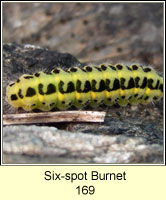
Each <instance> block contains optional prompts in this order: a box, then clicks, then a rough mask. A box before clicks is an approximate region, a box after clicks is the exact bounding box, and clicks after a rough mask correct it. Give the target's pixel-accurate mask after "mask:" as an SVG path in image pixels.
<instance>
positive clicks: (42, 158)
mask: <svg viewBox="0 0 166 200" xmlns="http://www.w3.org/2000/svg"><path fill="white" fill-rule="evenodd" d="M3 15H4V42H10V44H9V43H6V44H4V46H3V73H4V74H3V98H4V104H3V113H4V114H10V113H16V112H18V111H16V110H14V109H12V108H11V107H10V106H9V105H8V103H7V102H6V100H5V96H6V94H5V90H6V86H7V84H9V82H10V81H14V80H16V79H17V78H18V77H19V76H20V75H22V74H23V73H28V74H32V73H35V72H37V71H40V70H43V69H44V70H45V69H47V70H50V69H52V68H54V67H57V66H61V67H62V68H67V67H69V66H73V65H78V66H80V67H81V66H83V65H84V64H85V63H86V62H88V63H89V62H95V63H101V62H105V61H108V62H111V63H113V64H114V63H117V62H120V61H126V62H135V61H138V62H141V63H148V64H151V65H154V66H155V68H156V69H158V70H159V71H160V72H162V69H163V59H162V48H163V39H162V28H163V26H162V20H163V8H162V4H161V3H158V4H153V3H151V4H144V3H139V4H122V3H119V4H115V3H113V4H106V3H96V4H93V3H88V4H86V3H85V4H81V3H80V4H78V3H70V4H63V3H56V4H48V3H29V4H21V3H12V4H11V3H4V12H3ZM34 23H35V24H34ZM11 32H12V34H10V33H11ZM13 42H17V43H29V44H26V45H22V44H16V43H13ZM30 43H31V44H33V45H30ZM38 44H40V46H45V48H42V47H40V46H38ZM47 47H48V48H49V49H50V48H51V49H52V50H49V49H48V48H47ZM60 52H68V53H60ZM69 53H70V54H69ZM71 54H72V55H75V56H76V57H77V59H76V58H75V57H74V56H72V55H71ZM98 110H101V111H103V110H104V111H106V112H107V116H106V119H105V122H104V123H102V124H95V123H94V124H93V123H75V124H74V123H59V124H47V125H46V124H40V125H39V124H38V125H36V126H34V125H32V126H31V125H29V126H20V125H18V126H6V127H4V128H3V134H4V135H3V151H4V154H3V162H4V163H40V164H42V163H138V164H139V163H163V103H162V100H161V101H160V102H157V103H150V104H148V105H146V106H143V105H138V106H127V107H124V108H123V107H118V106H113V107H110V108H107V107H99V108H98ZM19 112H24V111H21V110H20V111H19ZM55 127H56V128H55ZM57 128H58V129H57Z"/></svg>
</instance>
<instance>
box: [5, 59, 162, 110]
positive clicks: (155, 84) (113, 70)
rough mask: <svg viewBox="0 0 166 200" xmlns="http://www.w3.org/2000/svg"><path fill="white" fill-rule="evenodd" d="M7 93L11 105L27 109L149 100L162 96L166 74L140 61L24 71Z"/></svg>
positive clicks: (9, 86)
mask: <svg viewBox="0 0 166 200" xmlns="http://www.w3.org/2000/svg"><path fill="white" fill-rule="evenodd" d="M6 95H7V100H8V102H9V104H10V105H12V106H13V107H15V108H18V107H22V108H23V109H24V110H26V111H31V110H34V109H39V110H42V111H50V110H52V109H53V108H58V109H60V110H66V109H68V108H69V107H71V106H75V107H76V108H78V109H80V108H83V107H85V106H87V105H89V106H90V107H93V108H95V107H97V106H99V105H100V104H105V105H107V106H111V105H113V104H115V103H116V104H119V105H120V106H126V105H127V104H131V105H137V104H138V103H141V104H147V103H149V102H152V101H153V100H159V99H160V98H161V97H162V96H163V78H162V76H160V75H159V74H157V73H156V72H155V70H154V69H153V68H152V67H146V66H142V65H139V64H132V65H130V66H127V65H124V64H115V65H112V64H108V63H104V64H101V65H98V66H95V65H87V66H84V67H83V68H79V67H70V68H68V69H67V70H62V69H61V68H56V69H53V70H52V71H51V72H48V73H46V72H42V71H41V72H37V73H35V74H33V75H29V74H24V75H22V76H21V77H20V78H19V79H18V80H17V81H16V82H14V83H11V84H9V85H8V86H7V89H6Z"/></svg>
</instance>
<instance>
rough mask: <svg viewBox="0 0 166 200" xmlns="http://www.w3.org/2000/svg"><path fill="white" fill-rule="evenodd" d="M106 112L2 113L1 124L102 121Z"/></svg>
mask: <svg viewBox="0 0 166 200" xmlns="http://www.w3.org/2000/svg"><path fill="white" fill-rule="evenodd" d="M105 115H106V113H105V112H98V111H61V112H42V113H24V114H9V115H3V124H4V125H12V124H35V123H57V122H104V118H105Z"/></svg>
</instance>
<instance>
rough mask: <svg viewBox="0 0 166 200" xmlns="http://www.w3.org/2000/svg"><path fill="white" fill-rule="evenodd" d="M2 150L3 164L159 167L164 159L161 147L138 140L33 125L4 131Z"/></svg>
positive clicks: (7, 128)
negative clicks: (135, 165) (91, 164)
mask: <svg viewBox="0 0 166 200" xmlns="http://www.w3.org/2000/svg"><path fill="white" fill-rule="evenodd" d="M3 146H4V148H3V151H4V158H3V159H4V160H3V161H4V163H73V162H74V163H146V162H148V163H149V162H150V163H158V162H161V161H162V156H163V154H162V151H163V149H162V147H161V146H160V145H158V144H153V145H148V144H146V140H145V139H143V138H140V137H139V138H138V137H127V136H125V135H123V136H122V135H120V136H113V135H109V136H103V135H94V134H91V132H89V133H88V134H86V133H81V132H77V133H76V132H74V133H72V132H67V131H63V130H58V129H57V128H54V127H46V126H42V127H40V126H35V125H31V126H7V127H5V128H4V135H3ZM12 155H14V156H12ZM16 155H17V156H16ZM20 155H21V156H20ZM18 158H19V159H18ZM30 158H31V159H30ZM32 161H33V162H32Z"/></svg>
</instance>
